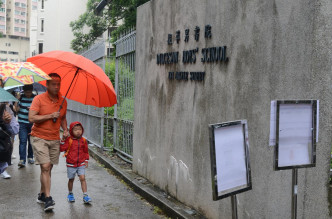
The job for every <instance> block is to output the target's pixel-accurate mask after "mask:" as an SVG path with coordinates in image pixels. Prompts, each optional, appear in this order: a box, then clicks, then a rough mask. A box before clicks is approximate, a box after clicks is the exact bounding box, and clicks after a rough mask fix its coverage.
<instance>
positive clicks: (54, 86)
mask: <svg viewBox="0 0 332 219" xmlns="http://www.w3.org/2000/svg"><path fill="white" fill-rule="evenodd" d="M60 84H61V79H60V78H58V77H52V80H50V81H48V82H47V84H46V85H47V91H48V92H49V93H50V94H53V95H58V93H59V91H60Z"/></svg>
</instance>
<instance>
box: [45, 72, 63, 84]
mask: <svg viewBox="0 0 332 219" xmlns="http://www.w3.org/2000/svg"><path fill="white" fill-rule="evenodd" d="M48 76H50V77H51V78H60V80H61V77H60V75H58V74H57V73H49V74H48ZM48 83H49V80H47V81H46V84H48Z"/></svg>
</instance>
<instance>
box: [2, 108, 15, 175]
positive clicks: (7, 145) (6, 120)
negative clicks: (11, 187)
mask: <svg viewBox="0 0 332 219" xmlns="http://www.w3.org/2000/svg"><path fill="white" fill-rule="evenodd" d="M10 121H11V115H10V114H9V113H8V112H6V104H5V103H1V104H0V174H1V175H2V177H3V178H5V179H9V178H10V175H9V174H8V173H7V171H6V169H7V167H8V163H9V162H10V156H11V135H12V132H13V131H12V129H11V127H10Z"/></svg>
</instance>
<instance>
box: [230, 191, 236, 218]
mask: <svg viewBox="0 0 332 219" xmlns="http://www.w3.org/2000/svg"><path fill="white" fill-rule="evenodd" d="M231 202H232V219H237V198H236V195H232V196H231Z"/></svg>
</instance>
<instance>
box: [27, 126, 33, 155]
mask: <svg viewBox="0 0 332 219" xmlns="http://www.w3.org/2000/svg"><path fill="white" fill-rule="evenodd" d="M31 127H32V124H28V125H27V136H28V135H29V133H31ZM28 158H31V159H32V158H33V150H32V145H31V142H30V138H29V137H28Z"/></svg>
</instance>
